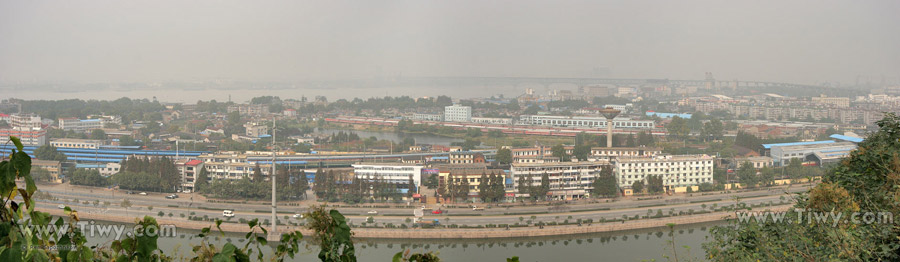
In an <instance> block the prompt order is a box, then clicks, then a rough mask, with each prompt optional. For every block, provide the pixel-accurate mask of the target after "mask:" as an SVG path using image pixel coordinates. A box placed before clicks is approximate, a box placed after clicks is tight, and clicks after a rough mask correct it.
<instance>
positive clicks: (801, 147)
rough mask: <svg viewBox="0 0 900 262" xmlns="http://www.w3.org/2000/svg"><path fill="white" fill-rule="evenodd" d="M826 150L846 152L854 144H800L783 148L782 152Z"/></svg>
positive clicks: (854, 145) (854, 146) (853, 147)
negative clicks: (838, 149)
mask: <svg viewBox="0 0 900 262" xmlns="http://www.w3.org/2000/svg"><path fill="white" fill-rule="evenodd" d="M819 148H821V149H827V148H846V150H852V149H855V148H856V144H854V143H851V142H834V141H832V142H831V143H819V144H800V145H790V146H783V147H782V150H784V151H791V150H805V149H819Z"/></svg>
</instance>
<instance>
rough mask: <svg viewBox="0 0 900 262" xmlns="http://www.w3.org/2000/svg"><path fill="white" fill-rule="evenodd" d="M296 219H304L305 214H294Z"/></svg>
mask: <svg viewBox="0 0 900 262" xmlns="http://www.w3.org/2000/svg"><path fill="white" fill-rule="evenodd" d="M294 218H303V214H294Z"/></svg>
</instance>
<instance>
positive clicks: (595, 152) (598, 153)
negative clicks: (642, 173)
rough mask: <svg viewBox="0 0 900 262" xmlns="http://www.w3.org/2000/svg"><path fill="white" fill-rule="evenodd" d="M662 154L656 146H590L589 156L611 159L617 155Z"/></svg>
mask: <svg viewBox="0 0 900 262" xmlns="http://www.w3.org/2000/svg"><path fill="white" fill-rule="evenodd" d="M659 154H662V149H660V148H656V147H612V148H610V147H592V148H591V158H595V159H606V160H612V159H615V158H618V157H652V156H655V155H659Z"/></svg>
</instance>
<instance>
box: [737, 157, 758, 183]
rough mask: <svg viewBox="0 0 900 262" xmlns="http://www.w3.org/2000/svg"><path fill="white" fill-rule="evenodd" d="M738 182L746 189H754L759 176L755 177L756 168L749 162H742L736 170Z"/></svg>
mask: <svg viewBox="0 0 900 262" xmlns="http://www.w3.org/2000/svg"><path fill="white" fill-rule="evenodd" d="M737 177H738V181H740V182H741V185H743V186H744V187H748V188H753V187H756V184H757V183H759V176H757V175H756V168H755V167H753V164H751V163H750V162H743V163H741V166H740V167H738V170H737Z"/></svg>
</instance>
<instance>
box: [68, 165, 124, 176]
mask: <svg viewBox="0 0 900 262" xmlns="http://www.w3.org/2000/svg"><path fill="white" fill-rule="evenodd" d="M75 168H77V169H87V170H97V171H98V172H100V175H102V176H106V177H109V176H112V175H115V174H117V173H119V169H121V168H122V165H121V164H119V163H104V164H75Z"/></svg>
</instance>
